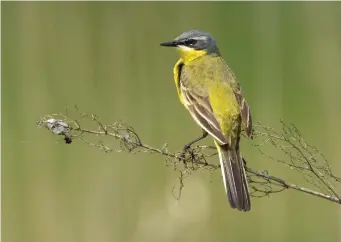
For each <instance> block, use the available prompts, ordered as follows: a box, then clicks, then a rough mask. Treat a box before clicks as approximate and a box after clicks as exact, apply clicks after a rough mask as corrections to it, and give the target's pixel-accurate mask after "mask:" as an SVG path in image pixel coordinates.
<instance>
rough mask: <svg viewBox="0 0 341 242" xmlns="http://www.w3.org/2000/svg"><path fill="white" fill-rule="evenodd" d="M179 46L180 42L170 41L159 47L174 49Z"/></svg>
mask: <svg viewBox="0 0 341 242" xmlns="http://www.w3.org/2000/svg"><path fill="white" fill-rule="evenodd" d="M180 44H181V42H180V41H176V40H172V41H167V42H164V43H161V44H160V45H161V46H166V47H176V46H178V45H180Z"/></svg>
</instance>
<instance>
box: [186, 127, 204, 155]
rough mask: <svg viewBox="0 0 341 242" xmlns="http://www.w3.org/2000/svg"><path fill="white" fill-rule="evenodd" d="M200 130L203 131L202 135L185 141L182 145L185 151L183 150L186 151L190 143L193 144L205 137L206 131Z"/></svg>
mask: <svg viewBox="0 0 341 242" xmlns="http://www.w3.org/2000/svg"><path fill="white" fill-rule="evenodd" d="M202 131H203V133H202V135H201V136H200V137H198V138H196V139H194V140H192V141H191V142H189V143H187V144H186V145H185V146H184V151H185V152H186V151H187V150H188V149H189V148H191V145H192V144H194V143H196V142H198V141H200V140H202V139H205V138H206V137H207V135H208V133H207V132H206V131H205V130H202Z"/></svg>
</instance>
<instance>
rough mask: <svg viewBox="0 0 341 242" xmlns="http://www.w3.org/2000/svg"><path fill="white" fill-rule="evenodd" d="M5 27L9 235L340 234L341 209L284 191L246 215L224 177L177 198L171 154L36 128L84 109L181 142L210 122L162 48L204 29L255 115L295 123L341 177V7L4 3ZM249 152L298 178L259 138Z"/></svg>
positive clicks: (197, 177) (16, 240) (151, 137)
mask: <svg viewBox="0 0 341 242" xmlns="http://www.w3.org/2000/svg"><path fill="white" fill-rule="evenodd" d="M1 22H2V32H1V34H2V46H1V47H2V56H1V57H2V66H1V67H2V76H1V78H2V99H1V101H2V106H1V107H2V147H1V148H2V173H1V175H2V241H4V242H31V241H32V242H54V241H56V242H60V241H63V242H67V241H72V242H75V241H77V242H78V241H82V242H83V241H91V242H92V241H98V242H106V241H119V242H125V241H133V242H135V241H141V242H142V241H152V242H154V241H165V242H167V241H186V242H187V241H196V242H199V241H309V242H313V241H319V242H320V241H341V229H340V228H341V207H340V206H338V205H337V204H333V203H330V202H327V201H324V200H322V199H319V198H315V197H311V196H308V195H305V194H302V193H299V192H295V191H286V192H282V193H279V194H275V195H272V196H270V197H269V198H253V199H252V203H253V204H252V211H251V212H250V213H240V212H236V211H234V210H232V209H230V207H229V205H228V202H227V199H226V197H225V194H224V189H223V185H222V183H221V181H220V173H219V172H215V173H214V174H213V176H210V175H209V173H208V172H205V171H203V172H198V173H196V174H194V175H192V176H191V177H189V178H188V179H186V180H185V189H184V190H183V196H182V198H181V200H180V201H179V203H177V202H176V200H175V199H174V198H173V197H172V188H173V186H174V185H176V184H177V182H178V178H177V176H178V173H176V172H174V171H173V170H172V168H171V167H165V166H164V163H163V159H162V157H160V156H158V155H150V154H137V155H129V154H127V153H111V154H105V153H103V152H101V151H100V150H98V149H96V148H93V147H90V146H88V145H86V144H84V143H82V142H80V141H75V142H74V143H73V144H72V145H65V144H64V143H63V141H62V139H61V138H60V137H55V136H53V135H51V134H50V133H49V132H47V131H46V130H43V129H38V128H37V127H36V126H35V121H36V120H38V119H39V117H40V116H41V115H43V114H48V113H53V112H63V111H64V107H65V106H66V105H74V104H77V105H78V106H79V107H80V109H81V110H83V111H85V112H89V113H96V114H97V115H98V116H100V117H101V119H102V120H103V122H104V123H110V122H113V121H115V120H124V121H126V122H128V123H129V124H131V125H132V126H133V127H134V128H135V129H136V130H137V131H138V133H139V134H140V136H141V137H142V139H143V141H144V142H146V143H148V144H151V145H154V146H157V147H161V146H162V144H163V143H165V142H168V144H169V148H170V150H179V149H181V147H183V145H184V144H185V143H186V142H187V141H189V140H190V139H192V138H193V137H195V136H197V135H198V134H200V129H199V128H198V127H197V126H196V125H194V123H193V121H192V119H191V117H190V116H189V114H188V113H187V111H186V110H185V109H184V108H183V107H182V106H181V105H180V103H179V101H178V99H177V97H176V91H175V87H174V83H173V79H172V78H173V75H172V68H173V64H174V63H175V61H176V60H177V56H176V52H175V51H174V50H172V49H166V48H162V47H160V46H159V43H160V42H162V41H166V40H170V39H172V38H174V37H176V36H177V35H179V34H180V33H181V32H183V31H186V30H189V29H203V30H206V31H208V32H210V33H212V35H213V36H215V38H216V39H217V42H218V45H219V46H220V50H221V52H222V54H223V56H224V57H225V59H226V60H227V61H228V63H229V64H230V66H231V67H232V69H233V70H234V72H235V73H236V75H237V78H238V80H239V81H240V83H241V85H242V88H243V91H244V94H245V96H246V97H247V99H248V102H249V103H250V106H251V108H252V112H253V117H254V120H255V121H259V122H262V123H264V124H267V125H270V126H273V127H280V124H279V120H280V119H281V118H283V119H285V120H286V121H290V122H293V123H295V124H296V125H297V127H299V129H300V130H301V131H302V133H303V134H304V136H305V138H306V139H307V140H308V141H310V142H311V143H313V144H315V145H316V146H317V147H319V149H320V150H321V151H322V152H323V153H324V154H325V155H326V157H327V159H328V160H330V163H331V165H332V166H333V169H334V170H335V171H336V173H338V174H340V172H339V170H340V168H341V165H340V161H341V153H340V146H341V126H340V123H341V108H340V105H341V95H340V91H341V4H340V3H336V2H335V3H293V2H291V3H284V2H276V3H260V2H253V3H247V2H211V3H208V2H207V3H203V2H200V3H199V2H187V3H182V2H172V3H171V2H169V3H161V2H159V3H152V2H149V3H147V2H144V3H142V2H139V3H137V2H126V3H121V2H101V3H100V2H78V3H71V2H70V3H67V2H63V3H62V2H61V3H53V2H34V3H33V2H31V3H30V2H25V3H24V2H2V3H1ZM204 143H207V144H211V141H210V140H209V139H207V140H206V141H205V142H204ZM116 145H118V144H116ZM242 148H243V154H244V156H246V158H247V159H248V161H249V164H250V166H252V167H254V168H259V169H263V170H264V169H267V170H268V171H269V172H270V173H271V174H274V175H278V176H280V177H283V178H286V179H287V180H288V181H291V180H290V179H291V177H292V174H291V173H290V171H288V170H287V168H285V167H283V166H280V165H278V164H275V163H274V162H272V161H269V160H266V159H264V158H263V157H262V156H261V155H260V154H259V153H258V151H257V150H256V149H255V148H252V145H251V142H250V141H247V140H244V141H243V144H242Z"/></svg>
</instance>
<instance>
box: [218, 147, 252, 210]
mask: <svg viewBox="0 0 341 242" xmlns="http://www.w3.org/2000/svg"><path fill="white" fill-rule="evenodd" d="M217 148H218V153H219V160H220V166H221V171H222V174H223V180H224V186H225V190H226V193H227V196H228V199H229V202H230V205H231V207H232V208H236V209H238V210H242V211H249V210H250V209H251V203H250V196H249V192H248V185H247V179H246V174H245V169H244V162H243V159H242V157H241V154H240V151H239V150H236V149H233V148H231V147H230V146H228V145H222V146H221V145H219V144H217Z"/></svg>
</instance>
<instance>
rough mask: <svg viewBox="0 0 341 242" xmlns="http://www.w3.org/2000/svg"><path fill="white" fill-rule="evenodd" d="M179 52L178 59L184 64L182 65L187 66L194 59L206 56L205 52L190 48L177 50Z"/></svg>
mask: <svg viewBox="0 0 341 242" xmlns="http://www.w3.org/2000/svg"><path fill="white" fill-rule="evenodd" d="M178 50H179V52H180V58H181V59H182V61H183V62H184V64H188V63H189V62H191V61H193V60H194V59H196V58H198V57H201V56H204V55H206V54H207V52H206V51H205V50H194V49H191V48H188V47H186V48H181V47H179V48H178Z"/></svg>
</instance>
